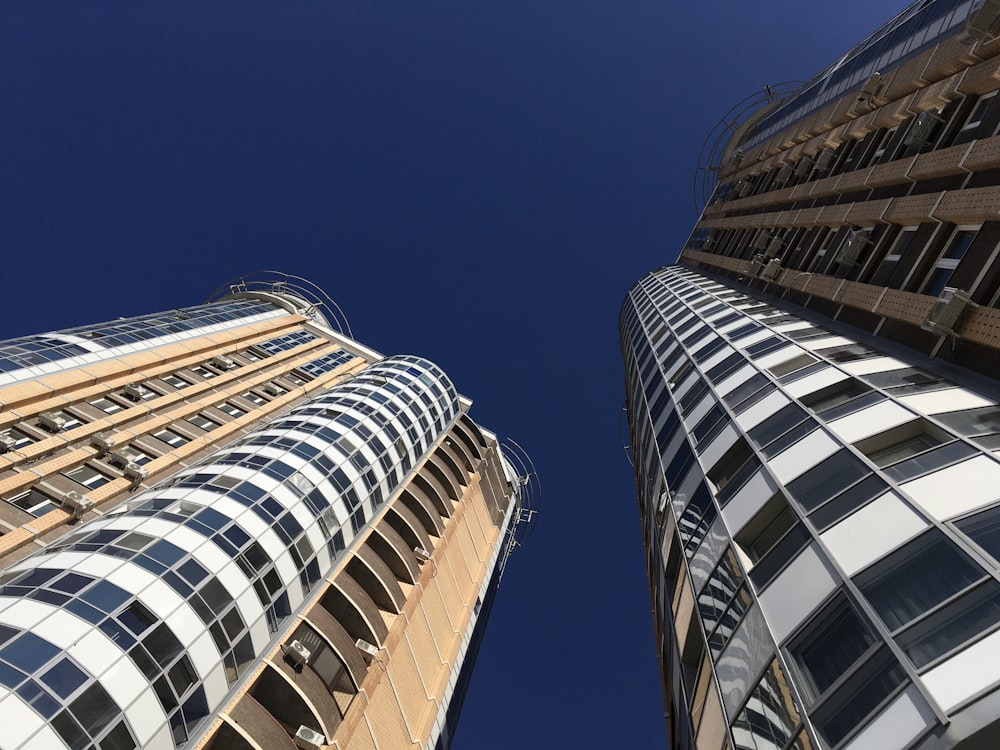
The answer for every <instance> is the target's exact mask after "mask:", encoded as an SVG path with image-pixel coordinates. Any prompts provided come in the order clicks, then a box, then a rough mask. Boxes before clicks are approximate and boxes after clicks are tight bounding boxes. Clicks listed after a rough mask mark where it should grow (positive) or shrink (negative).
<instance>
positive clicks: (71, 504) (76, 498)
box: [62, 490, 94, 517]
mask: <svg viewBox="0 0 1000 750" xmlns="http://www.w3.org/2000/svg"><path fill="white" fill-rule="evenodd" d="M62 503H63V505H65V506H66V507H67V508H69V509H70V510H72V511H73V514H74V515H75V516H77V517H79V516H82V515H83V514H84V513H86V512H87V511H88V510H90V509H91V508H93V507H94V501H93V500H91V499H90V498H88V497H86V496H85V495H82V494H80V493H79V492H76V491H75V490H71V491H69V492H67V493H66V494H65V495H63V499H62Z"/></svg>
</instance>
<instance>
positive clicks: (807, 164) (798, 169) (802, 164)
mask: <svg viewBox="0 0 1000 750" xmlns="http://www.w3.org/2000/svg"><path fill="white" fill-rule="evenodd" d="M813 164H814V162H813V160H812V159H811V158H809V157H808V156H803V157H802V158H801V159H799V160H798V162H797V163H796V164H795V176H796V177H805V176H806V175H807V174H809V171H810V170H811V169H812V168H813Z"/></svg>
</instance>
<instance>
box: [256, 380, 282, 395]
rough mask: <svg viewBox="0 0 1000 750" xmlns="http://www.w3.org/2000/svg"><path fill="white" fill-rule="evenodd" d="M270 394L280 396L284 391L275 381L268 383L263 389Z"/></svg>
mask: <svg viewBox="0 0 1000 750" xmlns="http://www.w3.org/2000/svg"><path fill="white" fill-rule="evenodd" d="M261 390H263V391H264V393H266V394H267V395H269V396H280V395H281V394H282V393H284V391H283V390H282V389H281V388H279V387H278V386H276V385H275V384H274V383H266V384H265V385H264V387H263V388H262V389H261Z"/></svg>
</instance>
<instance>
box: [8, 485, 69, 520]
mask: <svg viewBox="0 0 1000 750" xmlns="http://www.w3.org/2000/svg"><path fill="white" fill-rule="evenodd" d="M7 502H8V503H10V504H11V505H13V506H14V507H15V508H20V509H21V510H24V511H27V512H28V513H30V514H31V515H33V516H35V517H36V518H37V517H38V516H44V515H45V514H46V513H48V512H49V511H50V510H54V509H56V508H58V507H59V503H57V502H55V501H54V500H52V498H50V497H48V496H47V495H44V494H42V493H41V492H39V491H38V490H36V489H30V490H28V491H27V492H22V493H21V494H20V495H15V496H14V497H12V498H10V499H9V500H8V501H7Z"/></svg>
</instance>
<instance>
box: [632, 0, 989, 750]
mask: <svg viewBox="0 0 1000 750" xmlns="http://www.w3.org/2000/svg"><path fill="white" fill-rule="evenodd" d="M998 13H1000V3H997V2H995V0H986V2H982V1H981V0H980V1H979V2H962V1H961V0H926V1H924V2H919V3H915V4H914V5H913V6H911V7H910V8H908V9H907V10H906V11H904V12H903V13H902V14H900V15H899V16H898V17H896V18H895V19H893V20H892V21H891V22H889V23H888V24H887V25H886V26H884V27H883V28H881V29H879V30H878V31H876V32H875V33H874V34H872V35H871V36H869V37H868V38H867V39H865V40H864V41H863V42H862V43H861V44H859V45H857V46H856V47H855V48H854V49H853V50H851V51H850V52H849V53H848V54H846V55H845V56H843V57H842V58H840V59H839V60H838V61H837V62H836V63H835V64H833V65H832V66H830V68H828V69H827V70H825V71H823V72H822V73H821V74H820V75H818V76H816V77H815V78H814V79H813V80H811V81H809V82H808V83H806V84H805V85H803V86H801V87H798V88H795V89H794V91H789V90H787V87H781V86H775V87H772V88H769V89H767V90H765V91H764V92H762V94H761V96H760V97H751V98H750V99H748V100H746V101H745V102H743V103H741V104H740V105H739V106H738V107H737V108H735V109H734V111H733V112H731V113H730V115H729V116H727V117H726V119H725V120H724V124H723V125H722V126H721V127H720V128H719V131H718V134H719V136H720V137H719V138H718V139H717V140H716V141H715V142H710V143H709V147H708V148H707V149H706V154H707V155H706V157H705V164H704V165H703V166H704V167H705V168H704V169H703V170H702V171H701V173H700V176H701V177H702V178H704V179H706V180H709V178H717V181H715V182H712V181H711V180H709V181H708V182H705V183H704V184H703V187H705V197H706V201H705V203H706V205H705V207H704V210H703V211H702V214H701V216H700V218H699V221H698V223H697V225H696V227H695V229H694V231H693V232H692V234H691V236H690V238H689V240H688V242H687V243H686V245H685V247H684V248H683V250H682V252H681V253H680V257H679V262H678V265H675V266H669V267H666V266H665V267H663V268H660V269H658V270H656V271H654V272H652V273H650V274H649V275H648V276H646V277H645V278H643V279H642V280H640V281H639V282H638V283H637V284H636V285H635V286H634V287H633V288H632V289H631V290H630V292H629V293H628V296H627V298H626V301H625V304H624V306H623V309H622V314H621V319H620V320H621V325H620V331H621V346H622V352H623V356H624V359H625V369H626V389H627V407H628V415H629V424H630V430H631V441H632V456H633V460H634V469H635V475H636V484H637V488H638V494H639V508H640V515H641V521H642V529H643V535H644V541H645V546H646V553H647V554H646V559H647V565H648V571H649V578H650V590H651V596H652V599H653V611H654V621H655V627H656V636H657V644H658V650H659V658H660V662H661V667H662V677H663V689H664V695H665V702H666V707H667V719H668V721H667V723H668V731H669V735H670V742H671V745H670V746H671V747H672V748H674V750H688V748H697V749H698V750H721V749H723V748H726V749H733V750H735V749H737V748H738V749H740V750H764V749H765V748H767V749H769V750H770V749H778V748H796V749H797V750H807V749H811V748H830V749H836V750H840V749H841V748H851V750H888V749H891V748H921V749H926V750H930V749H931V748H934V749H937V748H968V749H970V750H971V749H972V748H993V747H998V746H1000V667H998V666H997V664H998V663H1000V661H998V657H1000V532H998V530H1000V387H998V383H997V381H996V380H995V379H994V378H995V377H996V375H997V374H998V373H1000V356H998V355H1000V309H998V307H1000V260H998V256H1000V135H998V132H1000V97H998V96H997V91H998V89H1000V38H997V36H996V34H997V32H998V30H1000V16H998Z"/></svg>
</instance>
